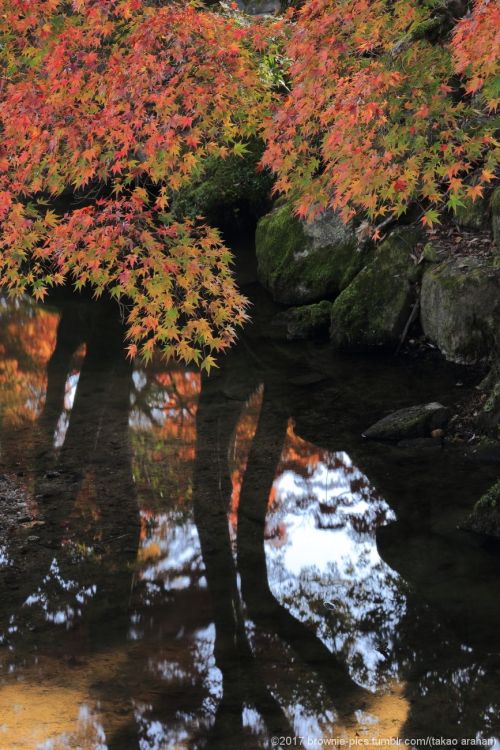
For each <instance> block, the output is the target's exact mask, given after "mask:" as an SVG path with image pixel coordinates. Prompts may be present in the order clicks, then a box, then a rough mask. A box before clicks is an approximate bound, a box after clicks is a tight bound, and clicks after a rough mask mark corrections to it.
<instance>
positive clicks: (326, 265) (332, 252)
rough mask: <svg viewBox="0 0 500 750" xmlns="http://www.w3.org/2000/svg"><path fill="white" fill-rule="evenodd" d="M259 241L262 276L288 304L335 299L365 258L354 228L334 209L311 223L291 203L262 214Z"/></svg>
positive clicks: (273, 294)
mask: <svg viewBox="0 0 500 750" xmlns="http://www.w3.org/2000/svg"><path fill="white" fill-rule="evenodd" d="M255 241H256V253H257V264H258V276H259V280H260V282H261V284H262V285H263V286H264V287H266V289H268V290H269V291H270V292H271V294H272V296H273V298H274V299H275V300H276V302H280V303H282V304H285V305H303V304H307V303H310V302H317V301H320V300H324V299H328V298H330V299H333V298H334V297H336V296H337V295H338V294H339V292H341V291H342V289H344V288H345V287H346V286H347V285H348V284H349V282H350V281H351V280H352V279H353V278H354V276H355V275H356V274H357V273H358V272H359V271H360V270H361V268H362V267H363V264H364V262H365V261H366V253H364V252H360V251H358V250H357V247H356V239H355V235H354V231H353V228H352V227H351V226H346V225H345V224H343V223H342V221H341V220H340V218H339V217H338V216H337V215H336V214H335V213H334V212H333V211H327V212H325V213H324V214H323V215H322V216H320V217H319V218H318V219H315V220H314V221H313V222H309V223H306V222H303V221H301V220H300V219H298V218H297V216H295V214H294V212H293V207H292V204H291V203H289V202H285V203H282V204H281V205H277V206H276V207H275V208H274V210H273V211H271V213H269V214H267V216H264V217H263V218H261V219H260V221H259V223H258V225H257V232H256V240H255Z"/></svg>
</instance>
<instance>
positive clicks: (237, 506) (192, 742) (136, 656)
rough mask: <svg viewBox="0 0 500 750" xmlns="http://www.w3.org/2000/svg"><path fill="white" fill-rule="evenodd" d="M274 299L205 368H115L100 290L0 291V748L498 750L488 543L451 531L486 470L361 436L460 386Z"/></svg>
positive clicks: (499, 682)
mask: <svg viewBox="0 0 500 750" xmlns="http://www.w3.org/2000/svg"><path fill="white" fill-rule="evenodd" d="M255 294H258V292H257V291H255ZM266 304H268V303H266V302H265V300H264V301H262V300H261V301H260V302H259V304H258V305H257V306H256V308H255V309H256V310H259V311H262V316H263V319H262V320H255V322H254V325H253V326H252V327H250V328H249V329H248V330H247V331H245V333H244V335H243V336H242V338H241V339H240V341H239V343H238V345H237V346H236V347H235V348H234V349H233V350H232V351H231V352H230V353H229V354H228V355H227V356H226V357H224V358H223V360H222V361H221V362H220V368H219V369H218V370H217V371H216V372H215V374H213V375H212V376H210V377H209V378H207V377H201V376H200V375H199V373H197V372H195V371H193V370H190V369H186V368H182V367H180V366H171V365H166V364H165V363H164V362H162V361H161V360H157V361H153V362H152V363H151V364H150V365H149V366H147V367H145V366H143V365H141V364H136V365H135V366H132V365H130V364H129V363H127V362H126V361H125V360H124V358H123V354H122V344H121V336H122V330H121V325H120V322H119V319H118V318H117V315H116V311H115V309H114V308H110V307H108V306H107V305H106V304H97V303H89V302H85V301H83V300H79V299H65V298H63V297H62V298H61V299H59V300H55V301H54V302H53V303H52V304H51V305H47V306H40V305H35V304H34V303H32V302H30V301H28V300H23V301H21V302H17V303H13V302H9V301H6V300H3V301H2V302H1V305H0V416H1V434H0V451H1V452H0V471H1V472H3V473H2V476H1V477H0V493H1V498H0V502H1V505H0V508H1V511H2V518H1V520H0V525H1V529H2V536H1V537H0V595H1V603H0V748H2V750H20V749H21V748H22V749H23V750H24V749H26V750H35V749H36V750H49V749H50V750H59V749H62V748H72V749H76V748H85V749H86V750H90V749H91V750H97V749H99V750H104V748H108V749H109V750H132V749H133V748H140V750H166V749H167V748H168V749H169V750H170V749H174V748H175V749H176V750H181V749H184V748H186V749H188V748H189V749H192V748H205V747H206V748H221V749H222V748H224V749H229V750H232V749H233V748H234V749H235V750H236V749H238V750H247V749H250V748H267V747H271V746H273V744H274V745H276V740H274V741H273V739H272V738H273V737H278V738H285V739H284V740H280V744H281V746H297V747H299V746H301V744H302V746H303V747H320V746H335V745H334V744H331V745H328V744H327V742H328V741H332V743H333V740H335V741H336V742H337V746H340V744H339V741H340V740H342V739H343V740H351V743H352V746H355V745H356V744H358V745H362V746H365V747H366V746H368V747H377V746H380V745H382V744H383V743H384V742H385V743H386V744H387V745H389V744H390V743H391V741H392V743H393V744H394V743H395V741H396V739H397V738H400V739H401V741H402V742H404V739H405V738H406V739H416V738H425V737H427V736H432V737H441V738H450V739H452V738H455V739H457V740H458V742H459V743H460V742H461V741H462V740H465V739H466V740H469V742H470V743H476V744H480V743H481V742H484V743H486V741H488V742H489V747H495V748H497V750H498V748H500V655H499V636H498V633H499V626H500V596H499V594H500V576H499V563H500V556H499V553H498V549H496V548H495V547H494V546H492V545H490V544H487V543H485V542H483V541H482V540H480V539H479V538H477V537H474V536H472V535H470V534H467V533H466V532H463V531H460V530H459V528H458V527H459V524H460V521H461V520H462V519H463V518H464V517H465V515H466V513H467V511H468V509H470V507H471V505H472V503H473V502H474V501H475V500H476V499H477V498H478V497H479V496H480V494H481V493H482V492H483V491H484V489H485V488H486V487H488V486H489V484H491V483H492V482H493V480H494V479H495V478H496V475H497V468H496V467H495V466H493V465H487V464H479V463H475V462H474V461H473V460H471V459H470V458H469V457H468V456H467V455H466V453H465V451H464V449H463V446H460V445H457V446H447V447H446V448H441V447H440V446H439V445H438V444H437V443H436V447H435V448H425V449H423V450H416V449H414V448H412V447H410V448H406V449H405V448H401V447H397V446H391V445H381V444H377V443H368V442H366V441H364V440H363V439H362V438H361V432H362V430H363V428H365V427H367V426H369V425H370V424H371V423H372V422H374V421H375V420H376V419H378V418H380V417H381V416H383V415H384V414H386V413H388V412H389V411H392V410H394V409H396V408H399V407H402V406H407V405H412V404H415V403H420V402H425V401H428V400H441V401H443V402H444V403H447V404H451V403H453V401H454V400H456V398H457V388H458V387H460V388H461V389H462V392H463V393H466V392H467V391H468V390H469V389H471V388H473V387H474V376H473V375H472V374H470V373H467V372H463V371H459V370H457V368H452V367H449V366H446V365H444V364H443V363H441V362H439V361H426V360H414V361H413V360H406V359H404V358H395V357H386V358H373V357H372V358H371V359H363V358H361V357H356V358H339V357H336V356H334V355H333V354H332V352H331V351H330V348H329V346H327V345H320V344H307V345H306V344H300V345H296V344H283V343H277V342H274V341H272V340H270V339H269V338H267V336H266V328H267V323H266ZM259 314H260V313H259ZM458 381H460V383H462V385H460V386H457V382H458ZM299 738H302V739H299Z"/></svg>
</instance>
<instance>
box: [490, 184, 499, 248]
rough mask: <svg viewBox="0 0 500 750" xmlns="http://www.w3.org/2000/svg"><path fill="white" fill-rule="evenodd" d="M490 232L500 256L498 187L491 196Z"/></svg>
mask: <svg viewBox="0 0 500 750" xmlns="http://www.w3.org/2000/svg"><path fill="white" fill-rule="evenodd" d="M490 205H491V230H492V232H493V239H494V240H495V243H496V246H497V252H498V253H499V254H500V187H497V188H495V190H494V191H493V195H492V196H491V204H490Z"/></svg>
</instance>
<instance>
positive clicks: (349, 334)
mask: <svg viewBox="0 0 500 750" xmlns="http://www.w3.org/2000/svg"><path fill="white" fill-rule="evenodd" d="M420 238H421V231H420V230H419V229H418V228H415V227H404V228H400V229H398V230H396V231H395V232H393V233H392V234H391V235H390V237H388V239H386V240H385V241H384V242H383V243H382V244H381V245H380V246H379V247H378V248H377V249H376V250H375V251H373V257H372V259H371V261H370V263H369V264H368V265H367V266H366V267H365V268H363V270H362V271H361V272H360V273H359V274H358V275H357V276H356V278H355V279H354V280H353V281H352V283H351V284H350V285H349V286H348V287H347V288H346V289H344V291H343V292H342V293H341V294H340V295H339V297H337V299H336V300H335V302H334V304H333V306H332V318H331V329H330V336H331V339H332V341H333V343H334V345H335V347H336V348H337V349H339V350H342V351H352V352H357V351H366V350H370V349H373V348H394V347H395V346H396V345H397V343H398V341H399V339H400V336H401V334H402V331H403V329H404V326H405V324H406V322H407V320H408V317H409V315H410V312H411V309H412V305H413V304H414V303H415V300H416V296H417V292H416V285H415V282H416V281H417V278H418V273H419V270H418V269H417V267H416V265H415V261H414V258H413V252H414V250H415V246H416V245H417V243H418V242H419V240H420Z"/></svg>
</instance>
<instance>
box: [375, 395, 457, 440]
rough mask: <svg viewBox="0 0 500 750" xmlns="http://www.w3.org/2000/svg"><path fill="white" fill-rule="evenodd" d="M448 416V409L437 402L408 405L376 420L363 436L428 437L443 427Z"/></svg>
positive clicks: (385, 437) (377, 438) (384, 438)
mask: <svg viewBox="0 0 500 750" xmlns="http://www.w3.org/2000/svg"><path fill="white" fill-rule="evenodd" d="M450 416H451V414H450V410H449V409H447V408H446V407H445V406H443V405H442V404H438V403H431V404H419V405H418V406H409V407H408V408H407V409H399V410H398V411H395V412H393V414H389V415H388V416H387V417H384V418H383V419H381V420H379V421H378V422H376V423H375V424H374V425H372V426H371V427H369V428H368V429H367V430H365V432H364V433H363V437H366V438H370V439H371V440H403V439H405V438H423V437H429V436H430V434H431V432H432V431H433V430H435V429H442V428H443V427H445V426H446V425H447V424H448V422H449V420H450Z"/></svg>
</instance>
